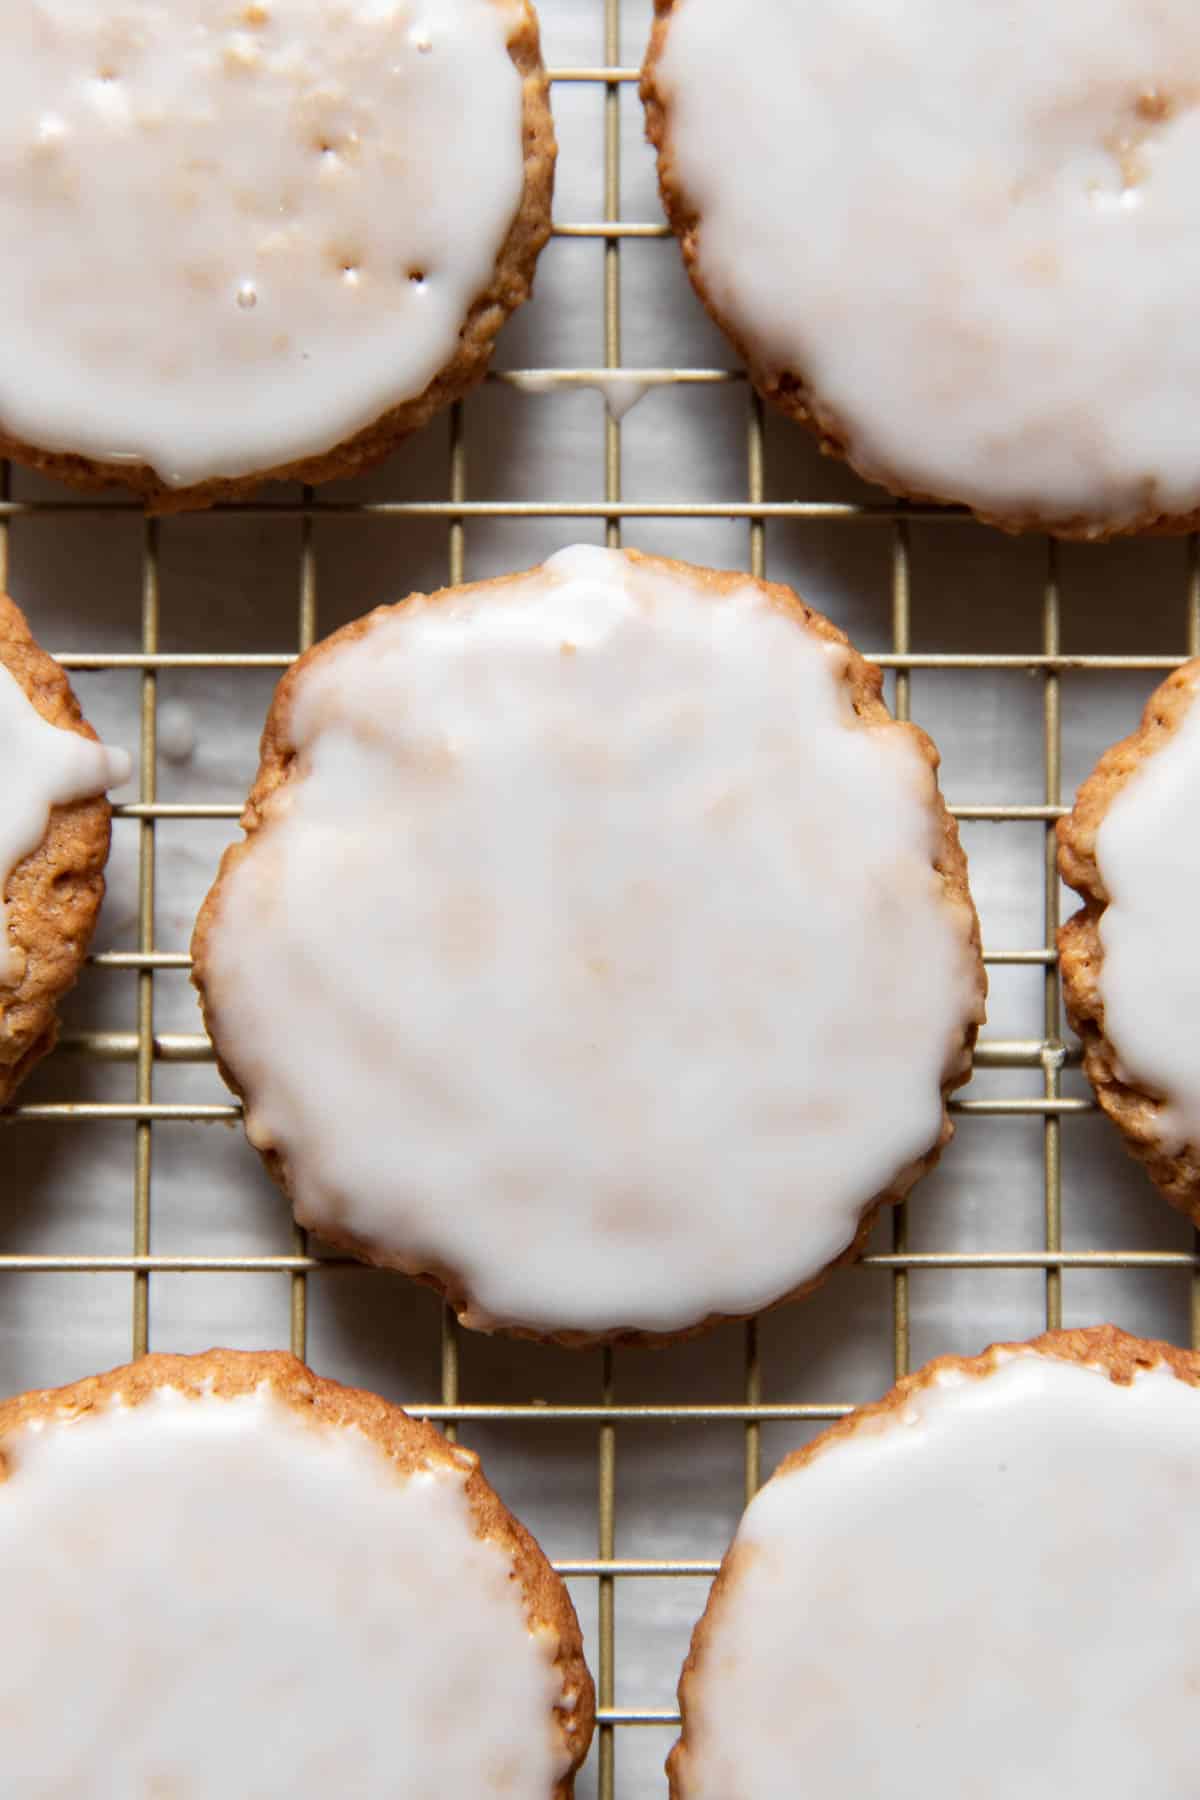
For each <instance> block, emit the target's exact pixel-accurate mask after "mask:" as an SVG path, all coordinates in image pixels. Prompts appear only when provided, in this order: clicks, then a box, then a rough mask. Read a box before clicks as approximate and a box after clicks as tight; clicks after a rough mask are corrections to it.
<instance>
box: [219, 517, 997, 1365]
mask: <svg viewBox="0 0 1200 1800" xmlns="http://www.w3.org/2000/svg"><path fill="white" fill-rule="evenodd" d="M880 691H881V676H880V674H879V671H878V670H877V669H876V668H874V667H873V666H871V665H870V664H868V663H866V662H864V661H863V659H862V658H861V657H860V656H858V655H857V654H856V653H855V652H854V651H853V650H852V648H851V647H850V645H849V644H848V643H847V642H846V640H845V638H844V637H843V636H842V634H841V633H840V632H839V631H837V630H836V629H835V628H834V627H833V626H831V625H830V624H829V623H828V622H827V621H826V620H824V619H822V618H821V617H820V616H819V615H817V614H815V613H814V612H812V611H811V610H810V609H809V608H808V607H806V606H804V605H803V604H802V603H801V602H800V601H798V600H797V599H796V597H795V595H794V594H792V593H791V591H790V590H789V589H787V588H783V587H779V586H773V585H770V584H767V583H761V582H754V581H752V580H750V579H749V578H748V577H746V576H744V575H739V574H717V573H714V572H713V571H710V570H704V569H696V568H691V567H689V566H688V565H686V564H682V563H672V562H667V561H663V560H660V559H657V558H652V557H644V556H640V555H638V554H636V553H634V552H629V553H625V554H623V553H621V552H618V551H607V550H600V549H595V548H588V547H576V548H574V549H571V550H566V551H562V552H560V553H559V554H558V555H556V556H554V557H552V558H551V559H550V561H549V562H547V563H546V564H545V565H544V566H543V567H541V568H538V569H534V570H532V571H530V572H528V573H526V574H521V575H514V576H508V577H504V578H502V579H500V580H496V581H490V582H481V583H477V584H475V585H473V586H469V587H465V588H458V589H447V590H444V591H443V592H441V593H439V594H435V595H433V596H430V597H425V596H422V595H416V596H413V597H412V598H411V599H410V600H408V601H406V602H405V603H404V604H403V605H401V606H397V607H383V608H380V609H379V610H378V611H376V612H374V613H372V614H370V615H369V616H368V617H367V618H365V619H362V620H359V621H358V622H357V623H355V624H352V625H350V626H347V627H346V628H345V629H344V630H342V631H340V632H338V633H336V634H335V635H334V636H333V637H332V638H330V639H328V640H327V641H326V642H324V643H322V644H320V645H318V646H317V647H316V648H315V649H314V650H312V651H311V652H309V654H308V655H307V656H305V657H303V658H302V659H301V660H300V662H299V663H298V664H296V665H295V666H294V668H293V669H292V670H291V671H290V672H289V673H288V674H287V675H286V676H285V677H284V679H283V681H282V682H281V684H280V687H279V689H278V692H277V694H276V697H275V701H274V704H273V706H272V708H271V713H270V716H269V718H268V721H267V726H266V731H265V733H264V737H263V749H262V764H261V767H260V770H259V775H258V779H257V781H256V783H255V786H254V788H253V790H252V792H251V795H250V799H249V802H248V805H247V808H246V812H245V814H244V816H243V826H244V829H245V832H246V838H245V841H244V842H242V843H240V844H237V845H234V846H233V847H232V848H231V849H230V850H228V851H227V852H226V855H225V859H224V861H223V863H222V866H221V871H220V874H219V877H218V880H217V882H216V885H215V886H214V888H213V890H212V892H211V893H210V895H209V897H208V899H207V900H206V902H205V905H204V907H203V909H202V911H201V914H200V918H199V921H198V923H197V928H196V933H195V939H194V943H193V956H194V967H195V979H196V984H197V986H198V988H199V991H200V996H201V1001H202V1004H203V1007H204V1012H205V1018H206V1020H207V1023H208V1027H209V1030H210V1032H211V1034H212V1037H213V1041H214V1044H215V1046H216V1051H217V1056H218V1059H219V1062H220V1065H221V1068H222V1070H223V1072H224V1074H225V1077H226V1080H227V1081H228V1082H229V1083H230V1085H231V1086H232V1087H233V1088H234V1090H235V1091H236V1092H237V1093H239V1094H240V1095H242V1097H243V1098H244V1100H245V1103H246V1127H247V1132H248V1134H249V1137H250V1141H251V1142H252V1143H253V1144H254V1145H255V1146H256V1147H257V1148H258V1149H259V1150H260V1151H261V1152H262V1153H263V1155H264V1156H265V1158H266V1161H267V1164H268V1167H269V1168H270V1169H271V1172H272V1173H273V1174H274V1175H275V1176H276V1178H277V1179H278V1180H279V1181H280V1182H281V1183H282V1185H283V1187H284V1188H285V1190H286V1191H287V1193H288V1194H289V1195H290V1197H291V1199H292V1202H293V1206H294V1208H295V1211H296V1215H297V1217H298V1218H299V1219H300V1220H301V1221H302V1222H303V1223H304V1224H305V1225H307V1226H308V1227H310V1228H311V1229H313V1230H314V1231H316V1232H318V1233H319V1234H320V1235H321V1237H322V1238H324V1239H325V1240H327V1241H328V1242H330V1243H333V1244H337V1245H340V1246H342V1247H344V1248H347V1249H349V1250H351V1251H352V1252H354V1253H355V1254H357V1255H360V1256H363V1257H365V1258H367V1259H368V1260H370V1261H373V1262H378V1263H383V1264H387V1265H389V1266H392V1267H396V1268H400V1269H403V1270H406V1271H407V1272H408V1273H410V1274H413V1275H416V1276H419V1277H422V1278H424V1279H427V1280H429V1281H431V1282H433V1284H434V1285H435V1286H437V1287H439V1288H440V1289H441V1290H442V1291H443V1292H444V1293H445V1294H446V1295H447V1296H448V1298H449V1299H450V1301H451V1302H452V1304H453V1305H454V1306H455V1307H456V1308H457V1309H458V1310H459V1313H460V1315H461V1317H462V1319H463V1321H464V1322H465V1323H466V1324H467V1325H470V1326H474V1327H477V1328H481V1329H484V1330H492V1329H504V1330H513V1331H520V1332H526V1333H532V1334H534V1335H537V1336H543V1337H554V1338H557V1339H559V1340H560V1341H562V1342H565V1343H587V1342H596V1341H600V1340H602V1339H613V1338H618V1337H622V1338H638V1339H659V1338H665V1337H673V1336H678V1335H680V1334H682V1333H686V1332H688V1331H691V1330H693V1329H695V1328H697V1327H699V1326H701V1325H704V1324H707V1323H711V1322H713V1321H714V1320H716V1319H718V1318H720V1317H728V1316H741V1315H746V1314H751V1313H754V1312H757V1311H759V1310H760V1309H762V1308H764V1307H766V1306H770V1305H773V1304H774V1303H775V1302H777V1301H779V1300H781V1299H784V1298H787V1297H790V1296H793V1295H795V1294H798V1293H802V1292H804V1291H806V1290H807V1289H809V1288H810V1287H812V1286H813V1285H815V1284H816V1282H817V1281H818V1280H820V1279H821V1278H822V1276H823V1275H824V1274H826V1273H827V1272H828V1270H829V1268H830V1266H831V1265H833V1264H835V1263H837V1262H838V1261H840V1260H842V1259H843V1258H845V1257H848V1256H850V1255H853V1254H854V1252H855V1251H856V1250H857V1249H858V1247H859V1246H860V1245H861V1244H862V1242H863V1240H864V1238H865V1235H866V1232H867V1230H868V1228H869V1225H870V1221H871V1218H872V1215H873V1213H874V1211H875V1209H876V1208H877V1207H878V1206H879V1205H880V1204H881V1203H883V1202H884V1201H888V1200H895V1199H898V1198H899V1197H900V1196H902V1195H903V1194H904V1193H905V1192H906V1191H907V1190H908V1188H909V1187H910V1186H911V1184H912V1183H913V1181H914V1180H915V1179H916V1178H917V1176H918V1175H920V1174H921V1173H922V1172H923V1171H924V1170H925V1169H927V1168H929V1167H930V1165H931V1164H932V1163H933V1161H934V1160H935V1159H936V1157H937V1155H938V1152H939V1150H940V1148H941V1145H942V1144H943V1143H944V1142H945V1141H946V1139H947V1138H948V1137H949V1135H950V1125H949V1121H948V1119H947V1115H946V1096H947V1094H948V1092H949V1091H950V1089H952V1088H953V1087H955V1086H957V1085H958V1084H959V1083H960V1082H962V1081H963V1080H965V1079H966V1077H967V1075H968V1072H969V1069H970V1061H971V1047H972V1045H973V1042H974V1038H975V1033H976V1029H977V1026H978V1022H979V1020H980V1018H981V1017H982V1010H983V994H984V978H983V970H982V966H981V958H980V952H979V942H978V923H977V920H976V917H975V912H974V908H973V907H972V905H971V901H970V896H969V894H968V891H967V885H966V865H965V861H964V858H963V855H962V851H961V849H960V847H959V842H958V836H957V832H956V829H955V827H954V824H953V822H952V820H951V819H950V817H949V815H948V814H947V812H946V809H945V807H944V805H943V803H942V800H941V797H940V795H939V793H938V789H937V784H936V780H935V775H934V770H935V767H936V763H937V755H936V752H935V750H934V748H933V746H932V744H931V743H930V742H929V740H928V738H926V737H925V736H924V734H923V733H922V732H920V731H918V730H916V729H915V728H914V727H912V726H909V725H901V724H896V723H895V722H893V721H892V719H891V718H890V716H889V714H888V713H887V710H886V708H885V707H884V705H883V703H882V700H881V698H880Z"/></svg>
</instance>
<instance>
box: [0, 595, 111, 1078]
mask: <svg viewBox="0 0 1200 1800" xmlns="http://www.w3.org/2000/svg"><path fill="white" fill-rule="evenodd" d="M0 664H2V665H3V666H4V668H6V669H7V670H8V672H9V674H10V675H12V676H13V677H14V678H15V679H16V680H17V681H18V682H19V683H20V685H21V687H22V688H23V689H24V691H25V693H26V694H27V695H28V697H29V699H30V701H31V702H32V703H33V705H34V706H35V707H36V708H37V710H38V712H39V713H40V714H41V715H42V717H43V718H44V719H49V720H50V722H51V724H53V725H60V726H63V727H65V728H66V729H68V730H71V731H77V732H79V733H80V735H81V736H83V737H90V738H94V737H95V735H96V734H95V732H94V731H93V730H92V728H91V726H90V725H88V724H87V723H86V721H85V720H84V717H83V714H82V713H81V712H80V710H79V702H78V701H77V700H76V698H75V696H74V694H73V693H72V692H71V684H70V682H69V681H68V680H67V677H66V675H65V674H64V673H63V671H62V670H61V669H60V668H59V666H58V664H57V663H56V662H55V661H54V658H53V657H51V656H47V654H46V652H45V651H44V650H42V649H40V648H39V647H38V645H37V644H36V643H35V642H34V639H33V634H32V632H31V631H30V629H29V626H28V623H27V622H26V619H25V616H24V614H23V613H22V612H21V610H20V608H19V607H17V606H16V605H14V603H13V602H12V601H11V600H9V599H8V598H7V597H6V596H5V595H0ZM17 778H19V777H17V776H16V775H14V774H10V773H6V775H5V779H6V780H12V779H17ZM111 818H112V812H111V808H110V807H109V804H108V801H107V800H105V799H104V798H103V797H101V798H99V799H96V800H80V801H77V802H76V803H75V804H74V805H72V806H56V807H55V808H54V810H53V812H52V813H51V815H50V826H49V829H48V831H47V832H46V835H45V837H44V838H43V839H42V842H41V843H40V845H39V846H38V848H37V849H36V850H34V851H33V852H32V854H31V855H29V856H27V857H26V858H25V859H24V861H23V862H20V863H18V864H17V866H16V868H15V869H14V871H13V873H12V875H11V876H10V877H9V880H8V882H7V884H6V886H5V890H4V893H5V898H6V900H7V901H8V909H9V913H8V916H9V941H10V943H11V945H12V947H13V949H14V950H15V951H16V953H17V961H18V964H19V968H20V973H19V974H18V976H17V980H16V983H15V985H13V984H5V983H4V981H2V980H0V1106H3V1105H6V1104H7V1102H8V1101H9V1100H11V1099H12V1096H13V1095H14V1093H15V1092H16V1090H17V1088H18V1086H19V1085H20V1083H21V1081H22V1080H23V1079H24V1077H25V1076H26V1075H27V1074H28V1073H29V1071H30V1069H32V1067H33V1065H34V1064H35V1063H36V1062H38V1061H40V1059H41V1058H42V1057H43V1056H45V1055H46V1053H47V1051H49V1050H51V1049H53V1047H54V1042H55V1039H56V1037H57V1036H58V1018H57V1013H56V1010H55V1009H56V1007H57V1005H58V1002H59V1000H60V999H61V998H62V996H63V995H64V994H65V993H66V992H67V990H68V989H69V988H71V987H73V986H74V985H75V982H76V980H77V979H78V977H79V972H80V970H81V969H82V967H83V962H84V958H85V957H86V955H87V950H88V945H89V943H90V942H91V937H92V932H93V930H94V929H95V924H96V915H97V914H98V912H99V910H100V902H101V900H102V899H103V898H104V865H105V863H106V862H107V861H108V845H109V831H110V822H111Z"/></svg>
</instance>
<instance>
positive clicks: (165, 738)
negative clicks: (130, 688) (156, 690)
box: [155, 700, 196, 763]
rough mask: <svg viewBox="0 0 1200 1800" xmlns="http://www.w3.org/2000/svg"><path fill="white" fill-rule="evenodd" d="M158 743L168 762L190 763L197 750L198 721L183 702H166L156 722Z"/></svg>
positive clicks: (159, 711) (160, 708) (161, 707)
mask: <svg viewBox="0 0 1200 1800" xmlns="http://www.w3.org/2000/svg"><path fill="white" fill-rule="evenodd" d="M155 731H156V734H157V735H156V742H157V744H158V748H159V750H160V751H161V752H162V754H163V756H165V757H166V759H167V761H168V762H171V763H185V762H190V761H191V759H192V755H193V752H194V751H195V748H196V721H195V718H194V717H193V714H192V709H191V707H190V706H187V705H186V704H185V703H184V702H183V701H182V700H164V701H163V703H162V705H161V706H160V707H159V709H158V716H157V718H156V720H155Z"/></svg>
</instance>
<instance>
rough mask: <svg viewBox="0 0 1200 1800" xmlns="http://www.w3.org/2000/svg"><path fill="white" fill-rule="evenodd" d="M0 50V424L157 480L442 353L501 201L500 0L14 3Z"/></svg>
mask: <svg viewBox="0 0 1200 1800" xmlns="http://www.w3.org/2000/svg"><path fill="white" fill-rule="evenodd" d="M20 10H21V16H20V18H19V20H18V19H14V21H13V22H12V28H11V30H10V31H9V32H8V34H7V37H6V41H5V53H4V58H3V61H2V63H0V236H2V238H3V241H4V243H5V246H6V249H5V277H4V282H3V285H2V287H0V424H2V425H3V427H4V429H5V430H7V431H8V432H9V433H11V434H13V435H15V436H18V437H21V438H23V439H25V440H26V441H28V442H29V443H31V444H34V445H36V446H38V447H40V448H42V449H50V450H73V451H79V452H82V453H84V454H86V455H88V456H91V457H94V458H96V459H98V460H100V461H111V462H147V463H149V464H151V465H152V466H153V467H154V468H155V469H156V470H157V472H158V474H159V476H160V477H161V478H162V479H163V480H164V481H166V482H168V483H170V484H172V485H176V486H178V485H185V484H190V483H195V482H199V481H202V480H204V479H206V478H208V477H214V476H231V477H233V476H240V475H246V474H251V473H253V472H255V471H256V470H260V469H266V468H270V467H271V466H273V465H279V464H282V463H285V462H288V461H290V460H294V459H297V458H300V457H305V456H310V455H317V454H320V453H322V452H324V451H326V450H329V449H331V448H332V447H333V446H334V445H335V444H337V443H338V442H340V441H341V440H343V439H345V438H347V437H349V436H351V435H352V434H353V433H354V432H356V431H357V430H359V429H360V428H361V427H363V426H366V425H370V424H371V423H373V422H374V420H375V419H377V418H379V417H380V416H381V414H383V413H384V412H386V411H387V410H388V409H389V408H390V407H393V406H395V405H397V404H399V403H400V402H402V401H404V400H409V399H412V398H414V397H415V396H416V395H418V394H420V393H421V392H422V391H423V390H424V388H425V387H426V386H427V385H428V383H429V382H430V381H431V380H432V378H433V377H434V376H435V375H436V374H437V373H438V371H439V370H440V369H441V368H443V367H444V366H445V364H446V363H448V362H449V361H450V360H451V358H452V357H453V356H454V354H455V351H456V346H457V341H458V333H459V330H460V327H461V326H462V323H463V320H464V319H465V317H466V315H467V312H468V310H469V309H470V307H471V304H472V302H473V301H474V300H475V299H476V298H477V297H478V295H479V294H480V293H482V292H483V290H484V289H485V288H486V287H487V285H488V282H489V281H490V279H491V276H492V271H493V268H494V265H495V259H496V256H497V253H498V251H499V250H500V247H501V245H502V244H503V242H504V239H505V237H506V235H507V233H508V230H509V227H510V226H511V224H512V221H513V219H514V218H515V216H516V212H517V208H518V206H519V204H520V199H521V190H522V183H523V176H524V158H523V150H522V142H521V80H520V76H519V75H518V73H517V71H516V69H515V68H514V66H513V64H512V62H511V59H510V58H509V55H508V52H507V49H506V39H507V36H508V33H509V31H510V30H511V28H512V26H513V24H514V23H515V22H516V21H517V20H518V19H519V18H520V9H519V7H518V6H517V4H516V0H336V3H335V0H172V3H171V5H170V6H169V7H168V6H163V5H162V4H160V3H158V0H116V3H115V4H110V5H106V6H97V5H96V4H95V0H32V3H31V4H30V5H28V6H26V7H23V8H22V9H20Z"/></svg>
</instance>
